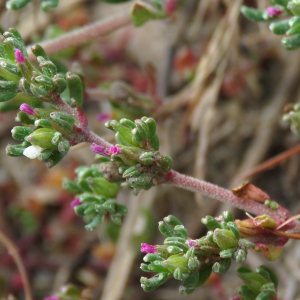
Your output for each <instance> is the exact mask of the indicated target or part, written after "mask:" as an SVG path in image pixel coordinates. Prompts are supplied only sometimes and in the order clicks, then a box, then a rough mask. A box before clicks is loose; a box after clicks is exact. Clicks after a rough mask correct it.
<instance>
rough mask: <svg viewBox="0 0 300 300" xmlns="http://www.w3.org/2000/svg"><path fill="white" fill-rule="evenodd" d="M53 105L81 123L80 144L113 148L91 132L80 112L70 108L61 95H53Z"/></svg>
mask: <svg viewBox="0 0 300 300" xmlns="http://www.w3.org/2000/svg"><path fill="white" fill-rule="evenodd" d="M41 100H43V99H41ZM51 104H53V105H54V106H55V107H56V108H57V109H58V110H59V111H62V112H64V113H67V114H69V115H72V116H73V117H74V118H75V119H76V120H78V121H79V122H80V123H81V125H80V126H79V129H80V131H81V132H80V133H78V135H79V136H80V137H81V140H79V141H78V143H79V142H87V143H90V144H92V143H95V144H97V145H99V146H102V147H106V148H110V147H112V146H113V145H112V144H111V143H109V142H107V141H106V140H104V139H103V138H101V137H100V136H98V135H97V134H96V133H94V132H93V131H91V130H90V129H89V127H88V126H87V123H86V124H84V123H83V122H82V120H81V119H80V116H79V114H78V110H77V109H76V108H72V107H70V106H69V105H68V104H67V103H66V102H65V101H63V100H62V99H61V97H60V96H59V95H57V94H55V95H53V100H52V102H51ZM83 117H84V116H83ZM84 118H85V117H84Z"/></svg>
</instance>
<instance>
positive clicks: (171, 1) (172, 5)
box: [164, 0, 178, 15]
mask: <svg viewBox="0 0 300 300" xmlns="http://www.w3.org/2000/svg"><path fill="white" fill-rule="evenodd" d="M177 2H178V0H167V1H166V3H165V7H164V11H165V13H166V15H171V14H172V13H173V12H174V11H175V10H176V8H177Z"/></svg>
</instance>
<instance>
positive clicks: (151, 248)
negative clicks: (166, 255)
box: [141, 243, 157, 253]
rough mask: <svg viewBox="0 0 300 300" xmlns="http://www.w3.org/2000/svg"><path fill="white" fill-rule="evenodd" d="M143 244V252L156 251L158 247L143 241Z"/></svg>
mask: <svg viewBox="0 0 300 300" xmlns="http://www.w3.org/2000/svg"><path fill="white" fill-rule="evenodd" d="M141 246H142V247H141V252H143V253H156V252H157V249H156V248H155V246H152V245H149V244H145V243H142V244H141Z"/></svg>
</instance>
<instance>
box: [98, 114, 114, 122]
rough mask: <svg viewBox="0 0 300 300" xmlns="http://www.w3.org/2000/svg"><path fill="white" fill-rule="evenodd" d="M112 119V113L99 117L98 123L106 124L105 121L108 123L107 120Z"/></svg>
mask: <svg viewBox="0 0 300 300" xmlns="http://www.w3.org/2000/svg"><path fill="white" fill-rule="evenodd" d="M111 118H112V115H111V113H104V114H99V115H98V116H97V121H98V122H104V121H107V120H109V119H111Z"/></svg>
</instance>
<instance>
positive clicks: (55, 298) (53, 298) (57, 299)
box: [44, 296, 59, 300]
mask: <svg viewBox="0 0 300 300" xmlns="http://www.w3.org/2000/svg"><path fill="white" fill-rule="evenodd" d="M44 300H59V297H57V296H51V297H46V298H44Z"/></svg>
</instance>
